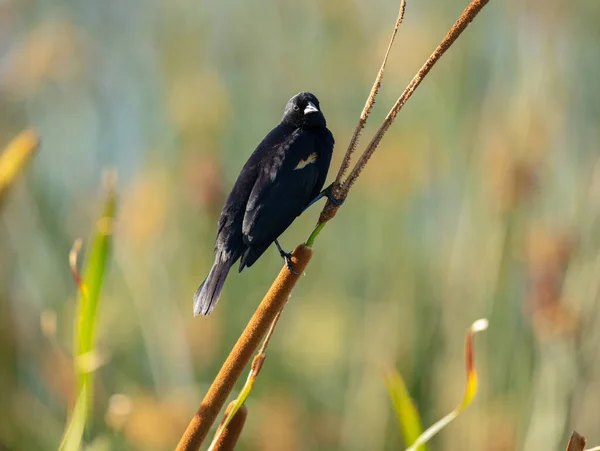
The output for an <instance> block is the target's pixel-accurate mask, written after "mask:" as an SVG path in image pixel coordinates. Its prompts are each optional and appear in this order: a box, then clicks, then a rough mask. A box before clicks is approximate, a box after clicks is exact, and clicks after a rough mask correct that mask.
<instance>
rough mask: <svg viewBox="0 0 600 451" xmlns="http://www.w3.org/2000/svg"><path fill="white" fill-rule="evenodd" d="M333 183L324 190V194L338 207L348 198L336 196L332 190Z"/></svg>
mask: <svg viewBox="0 0 600 451" xmlns="http://www.w3.org/2000/svg"><path fill="white" fill-rule="evenodd" d="M332 186H333V184H332V185H329V186H328V187H327V188H326V189H325V192H324V196H325V197H326V198H327V199H329V202H331V203H332V204H333V205H335V206H336V207H339V206H340V205H342V204H343V203H344V201H345V200H346V198H343V199H338V198H336V197H334V195H333V193H332V192H331V188H332Z"/></svg>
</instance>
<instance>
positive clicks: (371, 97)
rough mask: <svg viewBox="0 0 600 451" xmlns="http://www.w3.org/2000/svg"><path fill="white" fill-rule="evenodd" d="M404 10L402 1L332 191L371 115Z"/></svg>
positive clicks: (346, 168) (339, 180)
mask: <svg viewBox="0 0 600 451" xmlns="http://www.w3.org/2000/svg"><path fill="white" fill-rule="evenodd" d="M405 9H406V0H402V1H401V3H400V10H399V11H398V18H397V19H396V24H395V25H394V29H393V30H392V36H391V38H390V42H389V44H388V48H387V50H386V52H385V55H384V57H383V61H382V63H381V67H380V68H379V72H378V73H377V77H375V82H374V83H373V86H372V87H371V92H370V93H369V97H368V98H367V101H366V102H365V106H364V108H363V110H362V113H360V118H359V119H358V124H357V125H356V128H355V129H354V134H353V135H352V138H351V139H350V143H349V144H348V149H347V150H346V155H344V159H343V160H342V164H341V165H340V169H339V171H338V174H337V176H336V178H335V182H334V185H333V189H334V190H335V189H336V187H339V185H340V184H341V183H342V178H343V177H344V174H345V173H346V171H347V170H348V167H349V166H350V159H351V157H352V153H353V152H354V150H355V149H356V146H357V144H358V139H359V138H360V133H361V131H362V129H363V128H364V126H365V124H366V123H367V119H368V118H369V114H371V109H372V108H373V105H374V104H375V97H376V96H377V93H378V92H379V88H380V87H381V80H382V79H383V72H384V70H385V65H386V64H387V60H388V56H389V54H390V51H391V50H392V45H393V44H394V39H395V38H396V34H397V33H398V28H400V24H401V23H402V20H403V19H404V10H405Z"/></svg>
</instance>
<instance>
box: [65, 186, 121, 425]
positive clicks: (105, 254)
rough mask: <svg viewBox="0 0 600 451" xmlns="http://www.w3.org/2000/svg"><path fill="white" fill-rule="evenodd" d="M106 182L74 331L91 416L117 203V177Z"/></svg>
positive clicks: (80, 384) (81, 383)
mask: <svg viewBox="0 0 600 451" xmlns="http://www.w3.org/2000/svg"><path fill="white" fill-rule="evenodd" d="M107 185H108V189H107V194H106V199H105V201H104V206H103V209H102V215H101V217H100V219H99V220H98V221H97V223H96V227H95V230H94V233H93V237H92V246H91V249H90V250H89V252H88V253H87V258H86V263H85V265H84V268H85V269H84V271H83V274H82V275H81V278H80V283H78V285H79V288H80V290H79V298H78V304H77V305H78V312H77V318H76V321H77V324H76V332H75V334H76V335H75V371H76V374H77V381H78V388H79V391H80V392H81V390H82V389H83V388H84V387H85V389H86V391H87V393H86V397H85V398H84V399H85V400H86V402H87V404H88V405H87V406H86V409H85V411H86V412H87V414H88V416H89V413H90V412H91V408H90V407H91V404H92V402H93V397H92V393H93V371H94V369H95V368H96V367H97V365H95V364H94V363H93V362H95V361H97V360H98V358H97V354H96V352H95V351H94V339H95V332H96V319H97V313H98V301H99V298H100V291H101V289H102V283H103V281H104V274H105V271H106V267H107V264H108V260H109V256H110V249H111V243H112V228H113V222H114V218H115V211H116V204H117V198H116V194H115V189H114V180H113V179H112V178H111V180H110V181H109V183H107Z"/></svg>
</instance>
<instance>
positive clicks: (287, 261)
mask: <svg viewBox="0 0 600 451" xmlns="http://www.w3.org/2000/svg"><path fill="white" fill-rule="evenodd" d="M281 256H282V257H283V259H284V260H285V266H287V269H289V270H290V272H291V273H292V274H295V275H298V273H297V272H296V271H295V270H294V265H293V264H292V253H291V252H281Z"/></svg>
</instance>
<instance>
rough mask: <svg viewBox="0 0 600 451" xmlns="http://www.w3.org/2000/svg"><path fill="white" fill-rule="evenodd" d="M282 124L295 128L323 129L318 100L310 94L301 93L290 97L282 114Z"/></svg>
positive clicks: (323, 122) (323, 119) (324, 123)
mask: <svg viewBox="0 0 600 451" xmlns="http://www.w3.org/2000/svg"><path fill="white" fill-rule="evenodd" d="M281 121H282V122H285V123H286V124H290V125H293V126H295V127H325V126H326V125H327V123H326V122H325V116H323V113H322V112H321V107H320V105H319V99H317V98H316V97H315V95H314V94H311V93H310V92H301V93H299V94H296V95H295V96H294V97H292V98H291V99H290V100H289V101H288V103H287V105H286V107H285V111H284V112H283V118H282V119H281Z"/></svg>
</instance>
